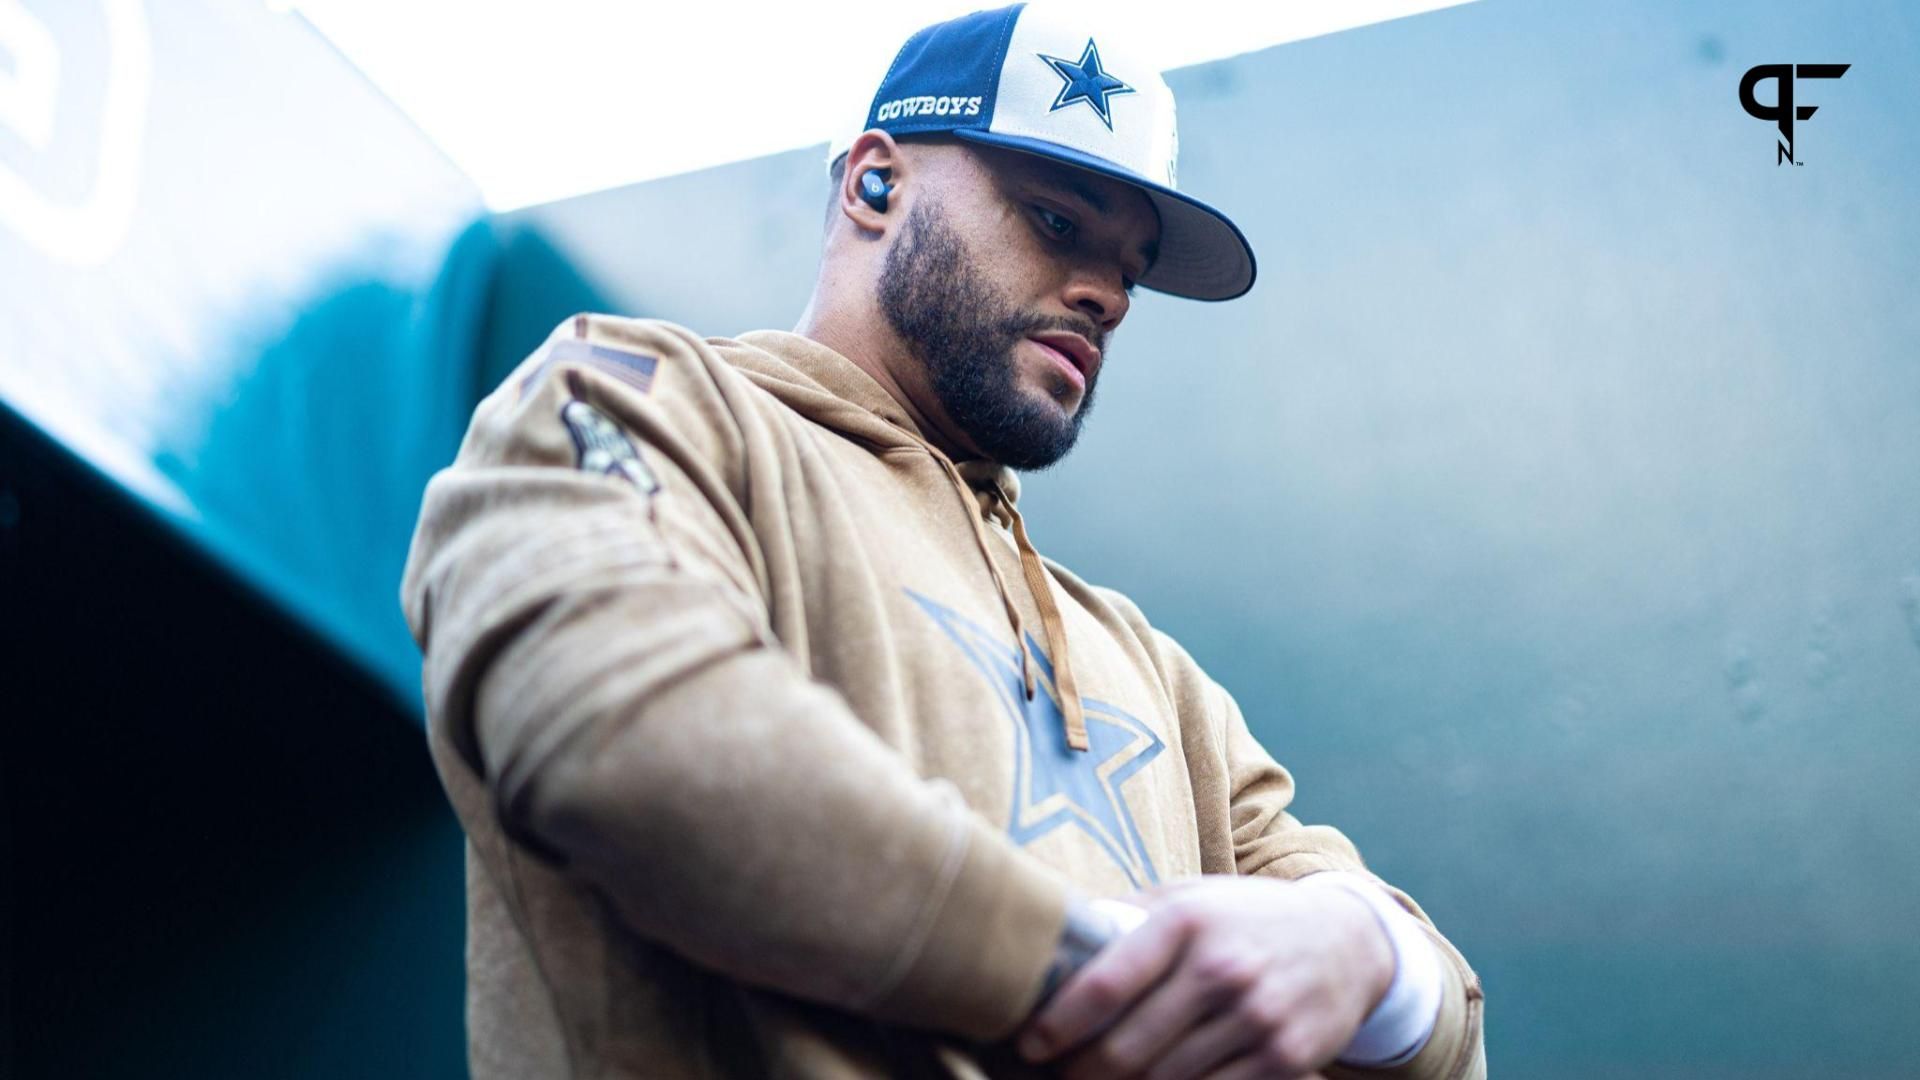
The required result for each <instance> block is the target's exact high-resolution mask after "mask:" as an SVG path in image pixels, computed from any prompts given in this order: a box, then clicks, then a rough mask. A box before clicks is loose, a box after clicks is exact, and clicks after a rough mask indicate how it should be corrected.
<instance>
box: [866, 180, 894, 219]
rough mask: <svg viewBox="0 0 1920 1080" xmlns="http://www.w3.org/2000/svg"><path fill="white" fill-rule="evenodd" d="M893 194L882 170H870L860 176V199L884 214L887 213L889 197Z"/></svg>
mask: <svg viewBox="0 0 1920 1080" xmlns="http://www.w3.org/2000/svg"><path fill="white" fill-rule="evenodd" d="M892 192H893V189H892V188H890V187H888V186H887V178H886V175H885V173H884V172H883V171H882V170H880V169H868V170H867V171H866V172H863V173H861V174H860V198H861V199H862V200H863V201H864V202H865V203H866V204H867V205H868V206H871V207H873V208H874V209H875V210H878V211H880V212H881V213H883V214H884V213H886V212H887V196H888V195H889V194H892Z"/></svg>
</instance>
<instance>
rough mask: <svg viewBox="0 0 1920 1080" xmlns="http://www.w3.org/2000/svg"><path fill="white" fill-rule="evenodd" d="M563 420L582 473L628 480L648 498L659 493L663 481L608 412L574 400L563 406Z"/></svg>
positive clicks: (561, 417)
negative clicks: (610, 417) (641, 457)
mask: <svg viewBox="0 0 1920 1080" xmlns="http://www.w3.org/2000/svg"><path fill="white" fill-rule="evenodd" d="M560 419H561V420H562V421H563V422H565V423H566V425H567V434H569V435H571V436H573V448H574V451H575V452H576V453H577V455H578V457H579V465H580V470H581V471H582V472H590V473H598V474H600V475H602V476H612V477H615V478H617V479H621V480H625V481H626V482H627V483H629V484H632V485H633V486H634V487H637V488H639V489H640V490H641V491H643V492H645V493H646V494H648V495H651V494H653V493H654V492H656V491H659V490H660V480H659V478H658V477H655V476H654V475H653V470H652V469H649V468H647V463H646V462H645V461H642V460H641V459H640V449H639V448H638V447H636V446H634V445H633V440H631V439H629V438H627V433H626V432H625V431H622V430H621V429H620V425H619V424H616V423H614V422H613V421H612V420H609V419H608V418H607V415H606V414H605V413H603V412H601V411H600V410H599V409H596V408H594V407H593V406H591V405H589V404H587V403H586V402H584V401H578V400H575V401H569V402H567V403H566V404H565V405H563V406H561V408H560Z"/></svg>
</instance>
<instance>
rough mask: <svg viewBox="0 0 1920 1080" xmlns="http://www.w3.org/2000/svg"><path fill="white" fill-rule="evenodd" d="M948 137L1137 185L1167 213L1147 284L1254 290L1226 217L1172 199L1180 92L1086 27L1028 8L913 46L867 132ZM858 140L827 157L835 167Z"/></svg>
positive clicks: (1198, 293) (1208, 296)
mask: <svg viewBox="0 0 1920 1080" xmlns="http://www.w3.org/2000/svg"><path fill="white" fill-rule="evenodd" d="M872 128H879V129H880V130H882V131H885V132H888V133H890V134H892V135H895V136H901V135H924V134H932V133H938V134H944V135H950V136H952V137H954V138H958V139H964V140H966V141H968V142H974V143H984V144H987V145H989V146H1001V147H1005V148H1007V149H1009V150H1018V151H1022V152H1024V153H1029V154H1035V155H1038V156H1040V157H1044V158H1050V159H1052V160H1054V161H1059V162H1063V163H1065V164H1068V165H1073V166H1076V167H1078V168H1082V169H1085V170H1087V171H1088V172H1093V173H1098V174H1100V175H1101V176H1108V177H1112V178H1113V179H1115V180H1121V181H1124V182H1126V183H1129V184H1132V185H1133V186H1135V187H1137V188H1139V189H1140V190H1141V191H1143V192H1145V193H1146V195H1147V198H1148V199H1150V200H1152V202H1153V207H1154V209H1155V210H1156V211H1158V212H1159V214H1160V253H1159V257H1158V258H1156V259H1155V260H1154V263H1153V266H1152V267H1151V268H1149V269H1148V270H1147V272H1146V273H1145V274H1144V275H1142V276H1141V278H1140V282H1139V283H1140V285H1142V286H1144V287H1145V288H1149V289H1155V290H1158V291H1160V292H1164V293H1171V294H1173V295H1175V296H1185V297H1190V298H1192V299H1195V300H1231V299H1233V298H1234V297H1236V296H1241V295H1244V294H1245V293H1246V291H1247V290H1248V289H1250V288H1252V287H1253V275H1254V263H1253V248H1252V247H1250V246H1249V245H1248V244H1247V238H1246V237H1245V236H1243V235H1241V233H1240V230H1239V229H1238V228H1236V227H1235V226H1234V224H1233V222H1231V221H1229V220H1228V219H1227V216H1226V215H1225V214H1222V213H1221V212H1220V211H1218V210H1215V209H1214V208H1213V207H1211V206H1208V205H1207V204H1205V203H1203V202H1201V201H1199V200H1198V199H1195V198H1193V197H1192V196H1189V195H1182V194H1181V193H1180V192H1179V191H1178V190H1176V189H1175V186H1174V185H1175V182H1176V176H1175V171H1174V159H1175V158H1176V157H1177V156H1178V154H1179V138H1178V136H1177V135H1176V133H1175V130H1174V116H1173V91H1172V90H1169V89H1168V88H1167V83H1166V80H1165V79H1162V78H1161V77H1160V72H1159V70H1158V69H1157V68H1156V67H1154V66H1153V65H1151V64H1149V63H1146V62H1145V61H1144V60H1143V59H1142V58H1141V57H1140V56H1138V55H1136V54H1134V53H1132V52H1129V51H1128V50H1127V49H1126V46H1125V43H1124V42H1122V41H1120V40H1118V39H1114V40H1112V41H1111V42H1109V41H1108V40H1107V39H1106V38H1105V37H1103V36H1102V35H1101V34H1099V33H1097V32H1094V31H1092V30H1090V29H1089V27H1088V26H1087V25H1085V24H1084V23H1082V22H1079V21H1075V20H1072V19H1070V18H1067V17H1063V16H1062V15H1060V14H1058V13H1056V12H1055V11H1054V10H1053V9H1050V8H1045V7H1042V8H1029V7H1028V6H1027V5H1025V4H1015V5H1013V6H1012V7H1007V8H1000V9H999V10H997V11H978V12H975V13H973V14H971V15H966V16H963V17H961V18H958V19H953V20H950V21H948V22H943V23H938V24H936V25H933V26H929V27H927V28H926V29H924V30H921V31H920V32H919V33H917V34H915V35H913V36H912V37H911V38H908V39H907V43H906V44H905V45H903V46H901V47H900V53H899V55H898V56H895V57H894V60H893V66H891V67H889V68H888V69H887V74H886V76H885V78H883V79H881V81H880V90H879V92H878V93H876V94H874V96H873V103H872V104H871V105H869V106H868V108H867V118H866V124H865V126H864V127H862V128H861V129H860V130H861V131H866V130H870V129H872ZM857 134H858V133H857V132H856V133H853V134H852V135H849V136H847V137H845V138H843V139H842V140H841V141H839V142H836V143H834V144H833V146H832V147H831V148H830V149H829V150H828V152H827V160H828V162H829V164H831V163H832V162H834V161H838V160H839V159H840V157H841V156H842V155H844V154H845V153H846V152H847V150H848V148H849V147H850V146H851V145H852V142H853V138H854V137H855V136H857Z"/></svg>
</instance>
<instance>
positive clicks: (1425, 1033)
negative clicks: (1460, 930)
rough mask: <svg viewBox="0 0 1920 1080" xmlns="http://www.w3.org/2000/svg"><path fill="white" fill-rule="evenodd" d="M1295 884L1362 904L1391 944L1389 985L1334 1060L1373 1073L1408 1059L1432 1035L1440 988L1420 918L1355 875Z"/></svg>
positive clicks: (1434, 954)
mask: <svg viewBox="0 0 1920 1080" xmlns="http://www.w3.org/2000/svg"><path fill="white" fill-rule="evenodd" d="M1300 881H1301V883H1302V884H1317V885H1332V886H1336V887H1338V888H1342V889H1345V890H1346V891H1348V892H1350V893H1352V894H1353V895H1355V896H1358V897H1359V898H1360V899H1362V900H1364V901H1366V903H1367V906H1368V907H1370V908H1372V909H1373V915H1374V918H1376V919H1378V920H1379V922H1380V927H1381V929H1383V930H1385V931H1386V932H1387V940H1388V941H1389V942H1390V943H1392V945H1393V960H1394V963H1393V982H1392V983H1391V984H1389V985H1388V987H1387V993H1386V996H1385V997H1383V998H1381V999H1380V1004H1378V1005H1376V1006H1374V1009H1373V1011H1372V1012H1371V1013H1369V1014H1367V1018H1366V1020H1365V1021H1364V1022H1362V1023H1361V1025H1360V1030H1358V1031H1356V1032H1354V1033H1353V1041H1351V1042H1349V1043H1348V1044H1347V1048H1346V1049H1345V1050H1342V1051H1341V1052H1340V1062H1341V1063H1342V1064H1344V1065H1355V1066H1358V1067H1360V1068H1363V1069H1378V1068H1386V1067H1389V1066H1394V1065H1404V1064H1406V1063H1407V1062H1408V1061H1411V1060H1413V1057H1414V1055H1416V1054H1418V1053H1419V1052H1420V1049H1421V1048H1422V1047H1424V1046H1426V1045H1427V1039H1428V1038H1430V1037H1431V1036H1432V1035H1433V1026H1434V1023H1435V1022H1436V1021H1438V1020H1439V1018H1440V998H1441V993H1442V989H1443V987H1444V985H1445V982H1444V979H1443V977H1442V975H1441V971H1440V954H1439V952H1438V951H1437V950H1436V949H1435V947H1434V944H1433V942H1432V941H1430V940H1429V939H1428V938H1427V935H1426V932H1425V931H1424V930H1422V929H1421V928H1420V920H1418V919H1416V918H1415V917H1414V916H1413V914H1412V913H1411V912H1409V911H1408V910H1407V909H1406V908H1403V907H1401V906H1400V905H1399V903H1398V902H1397V901H1395V900H1394V899H1393V897H1392V896H1390V895H1388V893H1387V891H1386V890H1385V889H1383V888H1381V887H1380V886H1379V885H1378V884H1377V883H1375V882H1374V881H1373V880H1372V879H1370V878H1367V877H1365V876H1363V875H1360V874H1355V873H1351V872H1347V871H1340V870H1328V871H1323V872H1321V873H1318V874H1310V875H1308V876H1307V877H1304V878H1301V879H1300Z"/></svg>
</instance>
